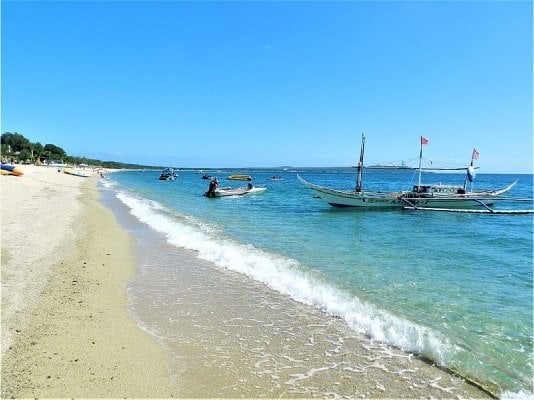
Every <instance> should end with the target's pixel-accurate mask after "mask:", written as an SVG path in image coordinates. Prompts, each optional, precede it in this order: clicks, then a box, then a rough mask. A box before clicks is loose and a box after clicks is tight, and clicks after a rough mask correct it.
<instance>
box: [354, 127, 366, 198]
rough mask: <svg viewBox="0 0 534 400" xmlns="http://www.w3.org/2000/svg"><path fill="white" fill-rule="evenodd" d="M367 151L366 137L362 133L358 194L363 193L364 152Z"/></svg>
mask: <svg viewBox="0 0 534 400" xmlns="http://www.w3.org/2000/svg"><path fill="white" fill-rule="evenodd" d="M364 150H365V136H364V135H363V133H362V145H361V148H360V161H358V176H357V178H356V193H361V191H362V178H363V152H364Z"/></svg>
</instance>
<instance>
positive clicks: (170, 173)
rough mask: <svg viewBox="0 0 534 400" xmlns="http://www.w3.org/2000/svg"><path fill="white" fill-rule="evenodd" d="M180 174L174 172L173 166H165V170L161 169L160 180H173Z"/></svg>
mask: <svg viewBox="0 0 534 400" xmlns="http://www.w3.org/2000/svg"><path fill="white" fill-rule="evenodd" d="M177 176H178V175H177V174H176V173H175V172H174V170H173V169H172V168H165V169H164V170H163V171H161V175H160V176H159V180H160V181H173V180H175V179H176V177H177Z"/></svg>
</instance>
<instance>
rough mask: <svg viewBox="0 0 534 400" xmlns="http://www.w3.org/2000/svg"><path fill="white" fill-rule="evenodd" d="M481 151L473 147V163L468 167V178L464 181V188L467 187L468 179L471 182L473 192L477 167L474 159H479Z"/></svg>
mask: <svg viewBox="0 0 534 400" xmlns="http://www.w3.org/2000/svg"><path fill="white" fill-rule="evenodd" d="M479 155H480V154H479V152H478V151H477V149H473V153H472V154H471V165H469V167H467V179H466V181H465V183H464V189H466V188H467V180H469V182H471V190H470V191H471V192H472V191H473V181H474V180H475V167H473V164H474V160H478V156H479Z"/></svg>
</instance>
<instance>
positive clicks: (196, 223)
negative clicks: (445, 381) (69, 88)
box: [101, 169, 534, 398]
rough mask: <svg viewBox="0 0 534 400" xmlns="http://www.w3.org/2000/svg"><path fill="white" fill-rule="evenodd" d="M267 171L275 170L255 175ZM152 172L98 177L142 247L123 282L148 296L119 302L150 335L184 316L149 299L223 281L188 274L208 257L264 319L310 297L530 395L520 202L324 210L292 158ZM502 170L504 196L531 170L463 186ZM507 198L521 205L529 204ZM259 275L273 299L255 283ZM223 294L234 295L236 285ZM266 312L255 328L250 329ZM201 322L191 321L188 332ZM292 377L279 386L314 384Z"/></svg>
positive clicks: (527, 190)
mask: <svg viewBox="0 0 534 400" xmlns="http://www.w3.org/2000/svg"><path fill="white" fill-rule="evenodd" d="M203 173H209V174H210V175H214V176H218V177H219V180H220V184H219V186H221V187H222V186H245V185H246V182H239V181H229V180H226V179H225V178H226V176H227V175H229V174H231V173H245V174H249V175H251V176H253V178H254V179H253V183H254V184H255V185H256V186H263V187H267V190H266V191H265V192H263V193H260V194H256V195H250V196H241V197H229V198H219V199H208V198H205V197H203V196H202V194H203V193H204V192H205V191H206V190H207V186H208V183H209V181H207V180H202V179H201V176H202V174H203ZM298 173H299V174H300V175H301V176H302V177H304V178H305V179H306V180H308V181H310V182H314V183H317V184H320V185H323V186H329V187H335V188H340V189H351V188H353V187H354V180H355V173H354V170H350V169H339V170H332V169H328V170H319V169H306V170H301V171H298ZM273 175H276V176H281V177H282V178H283V180H279V181H271V180H268V178H270V177H271V176H273ZM158 176H159V173H158V172H157V171H145V172H118V173H113V174H110V175H108V177H107V179H105V180H101V188H102V189H103V193H104V197H105V202H107V203H108V205H110V206H111V208H112V209H115V211H117V210H118V209H119V208H121V209H122V212H123V214H124V215H127V216H128V217H127V218H129V221H130V222H128V221H123V222H124V223H126V224H130V225H128V226H129V227H130V229H131V230H137V231H138V233H139V234H140V235H141V236H142V237H143V240H141V242H142V243H145V244H146V247H147V248H145V249H144V250H142V249H141V250H140V251H142V252H143V251H144V252H145V254H148V252H150V254H151V256H150V258H149V259H145V261H144V264H143V266H142V268H141V269H140V272H139V275H138V277H137V279H136V283H135V284H134V285H132V286H131V287H130V295H131V296H132V297H133V298H134V299H137V300H139V299H141V298H142V297H143V296H145V298H156V299H157V301H156V300H154V301H153V304H151V305H149V306H147V304H146V302H145V303H143V302H142V301H137V302H136V301H135V300H134V301H133V303H132V304H133V305H132V307H133V308H134V310H133V312H134V314H136V315H137V316H138V318H139V319H140V320H141V322H142V324H144V327H145V328H146V329H147V330H149V331H151V332H152V333H153V334H156V335H159V336H170V335H172V334H173V333H172V332H174V331H175V330H179V329H183V325H180V326H181V328H174V325H173V323H176V324H178V323H183V321H184V320H180V321H179V318H178V317H177V318H176V321H170V319H169V318H166V317H165V315H167V314H166V313H165V312H161V313H160V314H162V316H161V317H160V319H157V318H156V314H158V313H157V312H156V311H155V310H157V309H159V310H162V309H164V308H165V307H169V308H172V307H173V304H174V303H173V301H178V300H176V299H180V301H181V304H182V305H183V304H185V303H186V302H191V304H193V303H194V304H197V305H198V304H199V303H198V302H202V297H201V296H197V297H194V298H193V297H187V296H185V294H184V291H187V290H190V291H191V296H193V293H192V292H193V291H194V290H193V289H190V288H196V294H195V295H198V293H202V291H203V290H206V291H208V290H211V291H210V293H213V291H214V290H222V289H221V286H216V284H215V283H213V285H214V286H213V287H211V289H209V288H207V287H203V288H202V287H197V286H196V285H197V284H196V283H195V282H198V281H199V279H200V278H199V276H197V275H195V274H200V275H202V274H204V275H202V276H204V277H205V276H206V274H205V273H206V271H207V269H209V268H212V269H213V268H216V269H217V270H219V271H221V274H223V275H224V274H226V275H224V277H225V278H224V279H230V280H231V282H233V284H234V285H236V287H239V286H247V285H252V290H253V291H254V290H255V291H256V292H257V293H258V300H257V304H259V305H263V309H262V310H263V311H262V313H263V316H264V317H265V318H267V319H268V317H266V316H265V315H268V313H269V312H270V311H269V310H272V312H274V309H275V308H277V307H278V306H277V305H276V304H279V303H280V302H281V301H282V300H280V298H284V297H286V298H291V299H293V300H296V301H297V302H299V303H301V304H302V305H303V306H304V307H308V308H310V307H309V306H312V308H313V309H314V310H317V311H318V314H317V315H314V317H313V318H316V319H317V321H320V320H321V315H324V316H336V317H338V320H339V323H342V324H343V325H344V326H346V328H347V329H348V332H355V333H358V334H363V335H365V336H366V337H368V338H370V339H371V340H372V343H378V344H380V343H384V344H388V345H392V346H394V347H395V348H397V349H400V350H402V352H405V354H410V353H414V354H417V355H419V356H422V357H424V358H425V359H428V360H431V361H433V362H435V363H437V364H438V365H440V366H443V367H445V368H447V369H450V370H452V371H454V372H456V373H458V374H460V375H461V376H463V377H466V378H468V379H469V380H472V381H474V382H477V383H478V384H480V385H481V386H483V387H485V388H487V389H489V390H490V391H491V392H493V393H496V394H497V395H499V396H501V397H503V398H504V397H516V396H518V397H530V396H532V394H533V392H534V389H533V337H534V335H533V217H532V214H529V215H478V214H461V213H439V212H414V211H404V210H388V211H386V210H382V211H362V210H354V209H336V208H332V207H330V206H328V205H327V204H325V203H324V202H322V201H321V200H320V199H316V198H314V197H313V193H312V192H311V191H310V190H308V189H307V188H305V187H304V186H303V185H302V184H300V183H299V182H298V180H297V178H296V171H281V170H276V171H262V170H246V171H243V170H241V171H238V170H236V171H218V172H217V171H203V172H196V171H179V173H178V178H177V180H175V181H159V180H158V179H157V178H158ZM463 179H464V176H463V175H460V174H433V173H428V174H425V176H424V179H423V180H424V182H425V183H443V184H446V183H452V184H460V183H462V182H463ZM416 180H417V177H416V176H415V175H414V174H413V172H411V171H402V172H400V171H395V172H391V171H389V172H388V171H372V172H367V171H366V172H365V174H364V189H367V190H381V191H399V190H407V189H409V188H410V187H411V185H412V184H413V183H415V182H416ZM514 180H517V181H518V183H517V185H516V186H515V187H514V188H513V189H512V191H511V192H510V194H509V195H510V196H513V197H521V198H532V195H533V177H532V175H497V174H495V175H493V174H479V175H478V176H477V179H476V180H475V188H478V189H483V188H498V187H503V186H506V185H508V184H509V183H510V182H512V181H514ZM106 198H107V200H106ZM512 207H513V208H532V203H520V204H514V205H513V206H512ZM122 218H123V219H125V218H126V217H122ZM141 226H142V227H144V228H143V229H141V228H139V227H141ZM141 231H142V232H141ZM143 235H144V236H143ZM161 238H163V239H161ZM176 248H179V249H183V250H186V251H187V252H188V253H187V254H189V257H190V260H189V262H187V263H185V264H186V266H187V265H188V266H190V267H191V266H194V265H196V266H197V267H198V265H202V266H203V267H202V268H197V269H196V270H195V271H191V270H190V269H189V270H187V268H185V269H184V259H183V257H182V258H181V259H180V260H178V261H177V260H175V259H174V258H173V257H175V256H174V253H173V251H172V250H173V249H176ZM154 254H157V256H154ZM199 263H200V264H199ZM177 264H180V267H178V266H177ZM203 271H204V272H203ZM228 274H230V275H228ZM197 278H198V279H197ZM200 280H201V279H200ZM180 285H182V286H180ZM184 285H185V286H184ZM254 285H257V286H254ZM178 287H181V289H180V291H178V290H177V288H178ZM184 288H185V289H184ZM265 288H267V289H268V291H271V292H273V293H276V294H278V295H279V300H277V302H275V301H270V300H268V295H267V294H266V295H265V296H267V297H265V296H263V295H262V296H263V297H262V296H260V294H259V293H260V292H261V293H263V292H262V290H265ZM148 294H151V295H152V296H153V297H150V296H149V297H146V296H148ZM221 296H222V294H221ZM226 296H230V297H231V296H233V298H236V299H237V298H238V297H239V294H238V293H237V292H236V293H226ZM226 298H228V297H226ZM236 302H237V300H236ZM136 304H137V305H136ZM140 304H144V306H141V305H140ZM136 307H137V308H136ZM197 309H198V307H197ZM282 310H283V308H282ZM278 311H280V310H278ZM221 313H224V310H223V311H221ZM182 317H185V316H182ZM258 318H259V317H258ZM262 318H263V317H262ZM297 319H298V317H295V315H289V316H288V322H287V323H288V325H287V326H286V328H285V329H286V330H291V329H293V328H294V326H293V325H292V322H291V321H294V320H297ZM225 321H226V324H227V325H228V321H227V320H225ZM238 325H239V324H237V325H236V327H237V326H238ZM252 325H254V324H253V323H251V324H250V326H251V327H250V329H253V327H252ZM267 325H268V322H264V326H263V328H262V327H260V328H258V335H259V336H260V337H261V332H262V329H263V330H264V327H265V326H267ZM317 325H321V323H320V322H317ZM191 329H194V326H192V327H191ZM207 329H208V328H207V327H204V329H200V327H199V330H198V332H203V331H206V330H207ZM209 329H217V328H215V327H212V328H209ZM236 329H237V328H236ZM239 329H244V328H243V326H241V327H240V328H239ZM235 334H236V335H239V332H235ZM318 334H319V333H317V335H318ZM271 336H272V335H271ZM349 336H350V334H348V335H347V336H346V337H345V339H344V340H345V341H347V340H348V339H347V338H348V337H349ZM265 340H266V341H268V340H271V339H269V338H265ZM312 340H313V339H312ZM177 341H178V339H177ZM229 343H230V342H229ZM189 345H191V344H189ZM228 345H229V344H227V346H228ZM303 345H306V344H303ZM184 346H185V344H184ZM345 346H346V344H345ZM185 348H187V346H185V347H183V348H182V351H185V350H184V349H185ZM250 351H257V349H256V350H254V349H252V350H250ZM318 351H320V350H319V349H318ZM328 351H329V350H328V349H326V350H325V349H323V352H326V353H328ZM221 352H223V350H222V349H221ZM221 354H222V353H221ZM221 357H224V354H222V355H221ZM295 357H296V356H295ZM293 360H294V359H293ZM265 362H267V361H265ZM205 364H209V360H208V361H206V363H205ZM233 365H234V366H235V363H234V364H233ZM273 370H276V368H275V367H274V366H273V367H272V368H270V369H269V371H270V372H269V379H270V381H271V382H274V384H278V385H279V386H281V384H280V383H279V380H280V379H281V378H280V376H281V374H282V372H281V371H282V368H279V370H276V371H278V372H276V373H274V372H272V371H273ZM197 372H198V371H197ZM312 373H316V371H312ZM258 379H259V378H258ZM291 379H294V377H293V378H287V379H285V382H288V381H291V382H293V381H292V380H291ZM301 379H304V378H301ZM223 383H224V382H223ZM223 383H222V384H223ZM293 388H294V390H295V391H294V392H290V394H291V393H293V394H298V393H302V394H303V395H306V394H308V395H309V394H313V393H312V392H305V391H304V392H297V390H298V388H297V386H296V385H294V387H293ZM273 393H274V392H273ZM217 394H220V393H215V395H217ZM276 394H280V392H277V393H276Z"/></svg>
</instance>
